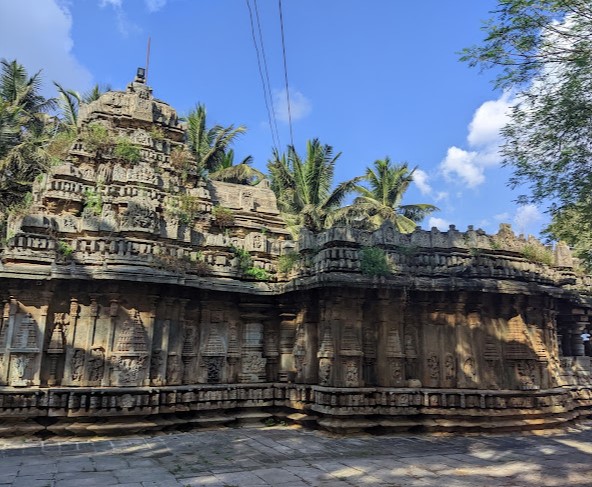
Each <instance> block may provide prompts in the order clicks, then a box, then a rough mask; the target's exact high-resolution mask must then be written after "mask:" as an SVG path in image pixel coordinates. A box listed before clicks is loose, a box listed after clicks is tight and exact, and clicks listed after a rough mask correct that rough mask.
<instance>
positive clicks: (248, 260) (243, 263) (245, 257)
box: [230, 246, 253, 273]
mask: <svg viewBox="0 0 592 487" xmlns="http://www.w3.org/2000/svg"><path fill="white" fill-rule="evenodd" d="M230 250H231V252H233V253H234V255H235V257H236V259H237V267H238V268H239V270H240V271H241V272H243V273H244V272H246V271H247V270H248V269H250V268H251V267H253V258H252V257H251V254H250V253H249V252H248V251H247V250H245V249H241V248H239V247H234V246H233V247H230Z"/></svg>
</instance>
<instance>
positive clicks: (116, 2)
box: [99, 0, 158, 37]
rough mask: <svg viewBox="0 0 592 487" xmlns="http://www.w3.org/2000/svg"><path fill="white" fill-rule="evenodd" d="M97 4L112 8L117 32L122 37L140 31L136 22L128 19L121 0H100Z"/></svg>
mask: <svg viewBox="0 0 592 487" xmlns="http://www.w3.org/2000/svg"><path fill="white" fill-rule="evenodd" d="M157 1H158V0H157ZM99 6H100V7H101V8H104V7H107V6H110V7H112V8H113V11H114V12H115V18H116V19H117V30H119V33H120V34H121V35H122V36H123V37H127V36H129V35H130V34H132V33H136V32H139V31H140V28H139V27H138V26H137V25H136V24H134V23H133V22H130V21H129V20H128V18H127V15H126V14H125V12H124V10H123V0H100V2H99ZM148 8H149V7H148Z"/></svg>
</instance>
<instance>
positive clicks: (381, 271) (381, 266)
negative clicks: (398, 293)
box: [360, 247, 391, 276]
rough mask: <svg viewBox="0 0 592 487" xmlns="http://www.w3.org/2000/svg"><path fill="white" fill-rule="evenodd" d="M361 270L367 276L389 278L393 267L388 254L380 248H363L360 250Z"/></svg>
mask: <svg viewBox="0 0 592 487" xmlns="http://www.w3.org/2000/svg"><path fill="white" fill-rule="evenodd" d="M360 270H361V271H362V274H365V275H367V276H389V275H390V274H391V267H390V265H389V262H388V259H387V255H386V252H385V251H384V250H382V249H381V248H379V247H363V248H362V249H361V250H360Z"/></svg>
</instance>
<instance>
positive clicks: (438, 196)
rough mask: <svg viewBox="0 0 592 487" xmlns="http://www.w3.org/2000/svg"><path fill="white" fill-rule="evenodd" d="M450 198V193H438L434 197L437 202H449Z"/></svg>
mask: <svg viewBox="0 0 592 487" xmlns="http://www.w3.org/2000/svg"><path fill="white" fill-rule="evenodd" d="M449 196H450V195H449V194H448V191H438V192H437V193H436V196H434V200H436V201H442V200H447V199H448V197H449Z"/></svg>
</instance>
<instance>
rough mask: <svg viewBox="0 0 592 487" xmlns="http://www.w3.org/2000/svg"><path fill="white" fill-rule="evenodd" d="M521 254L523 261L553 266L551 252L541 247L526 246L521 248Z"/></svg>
mask: <svg viewBox="0 0 592 487" xmlns="http://www.w3.org/2000/svg"><path fill="white" fill-rule="evenodd" d="M521 254H522V256H523V257H524V258H525V259H527V260H529V261H531V262H537V263H539V264H545V265H552V264H553V252H551V251H550V250H549V249H547V248H546V247H543V246H541V245H535V244H526V245H525V246H524V247H522V249H521Z"/></svg>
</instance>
